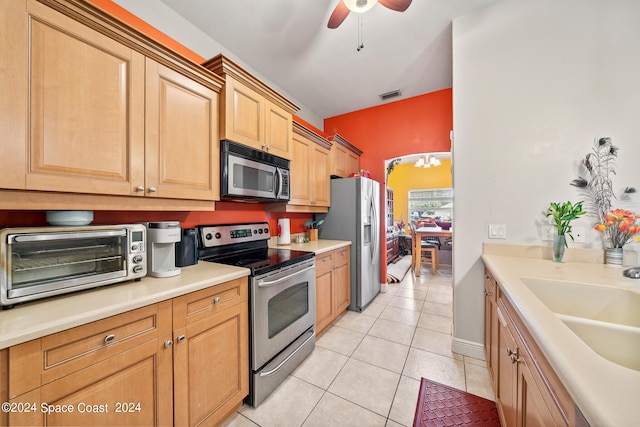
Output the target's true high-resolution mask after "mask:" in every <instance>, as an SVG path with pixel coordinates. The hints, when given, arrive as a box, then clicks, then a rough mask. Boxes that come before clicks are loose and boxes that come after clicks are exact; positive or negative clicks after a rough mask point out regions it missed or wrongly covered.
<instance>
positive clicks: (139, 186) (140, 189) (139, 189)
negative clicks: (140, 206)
mask: <svg viewBox="0 0 640 427" xmlns="http://www.w3.org/2000/svg"><path fill="white" fill-rule="evenodd" d="M136 191H144V186H143V185H138V186H137V187H136Z"/></svg>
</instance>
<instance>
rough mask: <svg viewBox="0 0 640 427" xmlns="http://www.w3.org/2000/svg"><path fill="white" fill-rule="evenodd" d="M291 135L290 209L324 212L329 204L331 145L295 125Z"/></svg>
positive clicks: (308, 130)
mask: <svg viewBox="0 0 640 427" xmlns="http://www.w3.org/2000/svg"><path fill="white" fill-rule="evenodd" d="M293 131H294V132H293V150H292V154H293V155H292V159H291V200H290V201H289V205H299V206H310V207H320V208H326V207H328V206H329V205H330V202H331V194H330V191H331V186H330V177H329V167H330V159H329V153H330V151H329V147H330V143H329V141H327V140H326V139H324V138H322V137H321V136H320V135H318V134H316V133H315V132H313V131H311V130H310V129H307V128H306V127H304V126H302V125H301V124H299V123H297V122H294V124H293ZM320 211H324V212H326V209H324V210H319V212H320Z"/></svg>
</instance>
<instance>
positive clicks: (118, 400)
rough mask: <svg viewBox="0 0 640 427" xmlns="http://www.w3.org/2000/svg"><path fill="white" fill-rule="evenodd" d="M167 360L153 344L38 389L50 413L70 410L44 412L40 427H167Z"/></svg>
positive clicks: (168, 355) (167, 354) (169, 413)
mask: <svg viewBox="0 0 640 427" xmlns="http://www.w3.org/2000/svg"><path fill="white" fill-rule="evenodd" d="M167 338H169V339H170V335H169V336H168V337H167ZM171 357H172V355H171V347H168V348H165V345H164V341H162V340H157V341H152V342H148V343H146V344H144V345H141V346H138V347H135V348H134V349H132V350H129V351H127V352H124V353H121V354H119V355H117V356H115V357H113V358H111V359H107V360H105V361H103V362H100V363H97V364H95V365H92V366H90V367H88V368H86V369H83V370H81V371H78V372H75V373H73V374H71V375H68V376H66V377H63V378H62V379H60V380H58V381H54V382H53V383H50V384H47V385H45V386H43V387H42V390H41V399H42V402H45V404H47V405H49V406H47V408H48V409H49V410H51V409H56V408H63V407H65V405H66V407H67V408H72V409H73V411H72V412H56V411H54V412H51V413H44V414H43V418H44V420H43V421H44V425H47V426H90V425H119V426H136V425H171V424H172V414H173V403H172V399H171V397H172V386H173V382H172V371H171Z"/></svg>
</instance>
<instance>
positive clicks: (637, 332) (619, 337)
mask: <svg viewBox="0 0 640 427" xmlns="http://www.w3.org/2000/svg"><path fill="white" fill-rule="evenodd" d="M558 317H560V320H562V321H563V322H564V324H565V325H567V326H568V327H569V329H571V330H572V331H573V332H574V333H575V334H576V335H577V336H578V337H580V339H581V340H582V341H584V343H585V344H587V345H588V346H589V347H591V349H592V350H593V351H595V352H596V353H598V354H599V355H600V356H602V357H604V358H605V359H607V360H610V361H612V362H613V363H617V364H618V365H622V366H626V367H627V368H630V369H634V370H636V371H640V357H638V354H640V328H634V327H630V326H622V325H617V324H612V323H606V322H599V321H597V320H589V319H583V318H579V317H572V316H565V315H562V314H559V315H558Z"/></svg>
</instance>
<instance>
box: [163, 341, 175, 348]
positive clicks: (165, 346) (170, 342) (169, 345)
mask: <svg viewBox="0 0 640 427" xmlns="http://www.w3.org/2000/svg"><path fill="white" fill-rule="evenodd" d="M172 345H173V340H166V341H165V342H164V348H169V347H171V346H172Z"/></svg>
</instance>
